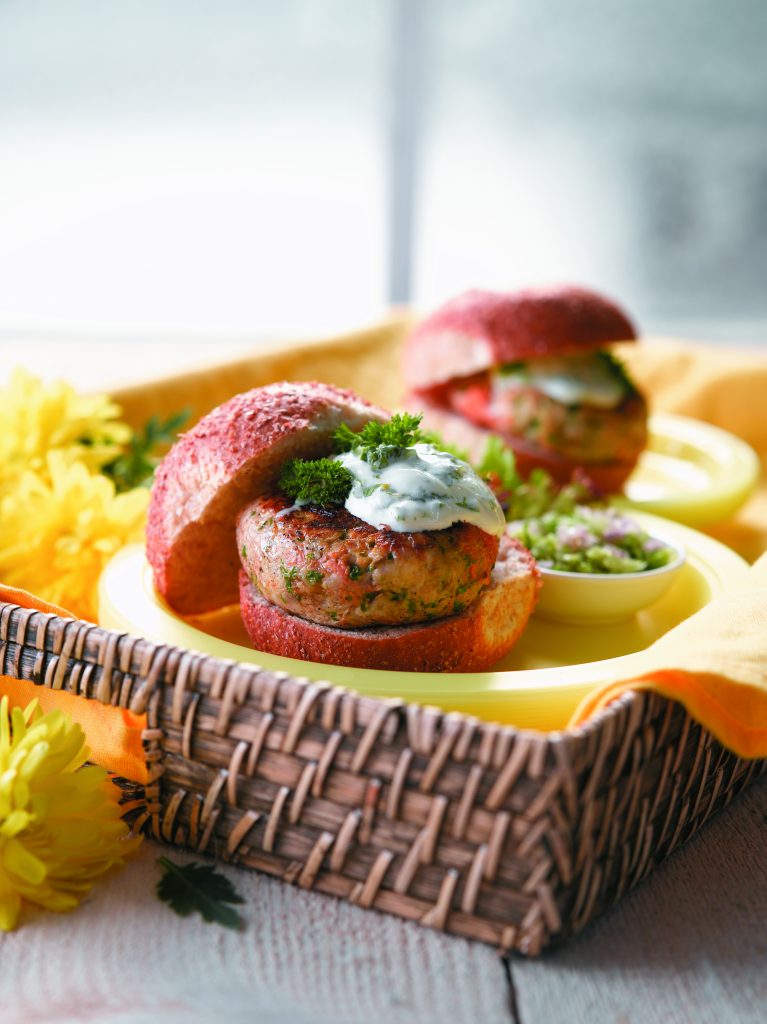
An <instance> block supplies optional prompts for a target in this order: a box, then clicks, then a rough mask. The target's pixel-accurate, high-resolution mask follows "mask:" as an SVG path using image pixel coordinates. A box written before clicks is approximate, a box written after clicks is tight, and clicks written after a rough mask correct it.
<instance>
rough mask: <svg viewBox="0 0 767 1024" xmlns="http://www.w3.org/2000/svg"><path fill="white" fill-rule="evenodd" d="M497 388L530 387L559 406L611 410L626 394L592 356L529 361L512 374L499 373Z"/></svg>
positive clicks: (589, 354)
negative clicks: (581, 406)
mask: <svg viewBox="0 0 767 1024" xmlns="http://www.w3.org/2000/svg"><path fill="white" fill-rule="evenodd" d="M496 386H497V387H498V388H499V389H500V390H505V389H514V388H517V387H520V386H523V387H532V388H535V389H536V390H537V391H542V392H543V394H544V395H548V396H549V398H553V399H554V401H555V402H561V403H562V405H590V406H592V407H593V408H595V409H614V408H615V407H616V406H617V405H620V403H621V401H622V400H623V399H624V398H625V394H626V392H625V389H624V387H623V385H622V384H621V382H620V380H617V379H616V377H615V375H614V374H613V373H611V371H610V369H609V367H608V366H606V365H605V363H603V362H602V361H601V360H600V359H595V358H594V355H593V354H592V353H587V354H585V355H575V356H561V357H559V358H557V357H550V358H548V359H531V360H529V361H528V362H526V363H525V364H524V365H523V366H521V367H519V368H518V369H517V368H515V369H513V370H511V372H503V371H501V372H499V373H498V374H497V376H496Z"/></svg>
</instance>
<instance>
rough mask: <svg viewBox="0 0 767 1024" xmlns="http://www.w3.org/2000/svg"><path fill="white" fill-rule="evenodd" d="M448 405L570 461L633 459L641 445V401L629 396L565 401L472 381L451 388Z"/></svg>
mask: <svg viewBox="0 0 767 1024" xmlns="http://www.w3.org/2000/svg"><path fill="white" fill-rule="evenodd" d="M448 403H449V406H450V407H451V408H452V409H453V410H454V411H455V412H458V413H460V414H461V415H462V416H465V417H466V419H468V420H470V421H471V422H473V423H476V424H477V425H478V426H480V427H485V428H486V429H488V430H492V431H494V432H495V433H498V434H501V435H507V436H509V435H510V436H513V437H519V438H521V439H524V440H525V441H527V442H529V443H531V444H535V445H538V446H540V447H541V448H550V449H552V450H554V451H556V452H558V453H559V454H560V455H562V456H563V457H565V458H568V459H572V460H573V461H574V462H581V463H586V462H608V461H611V460H617V461H624V460H626V461H627V460H630V459H634V458H636V456H637V453H638V452H641V451H642V450H643V449H644V447H645V445H646V444H647V406H646V404H645V401H644V399H643V398H642V396H641V395H638V394H634V395H629V396H627V397H626V398H624V399H623V401H622V402H621V403H620V404H619V405H617V406H616V407H615V408H613V409H600V408H596V407H594V406H590V405H586V404H573V405H565V404H563V403H562V402H558V401H556V400H555V399H553V398H551V397H549V396H548V395H545V394H543V392H541V391H538V390H536V389H535V388H532V387H519V388H505V389H503V390H501V389H494V388H492V387H491V385H490V381H489V380H487V379H485V380H482V381H472V382H471V383H468V384H464V385H463V386H461V385H458V386H456V387H454V388H453V389H451V391H450V393H449V396H448Z"/></svg>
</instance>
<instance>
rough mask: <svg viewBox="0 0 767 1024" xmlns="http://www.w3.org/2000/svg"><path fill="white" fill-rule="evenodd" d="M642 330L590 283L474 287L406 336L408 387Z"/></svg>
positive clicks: (595, 345)
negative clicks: (493, 289)
mask: <svg viewBox="0 0 767 1024" xmlns="http://www.w3.org/2000/svg"><path fill="white" fill-rule="evenodd" d="M635 338H636V331H635V330H634V327H633V325H632V323H631V321H630V320H629V319H628V317H627V316H626V314H625V313H624V312H623V311H622V310H621V309H620V308H619V307H618V306H616V305H615V303H614V302H611V301H610V299H607V298H605V297H604V296H603V295H599V294H598V293H597V292H593V291H589V290H588V289H587V288H577V287H557V288H528V289H524V290H523V291H517V292H507V293H506V292H489V291H481V290H474V291H469V292H464V293H463V294H462V295H459V296H458V297H457V298H455V299H451V301H450V302H447V303H446V304H445V305H444V306H441V307H440V308H439V309H438V310H436V312H434V313H432V314H431V315H430V316H427V317H426V319H425V320H423V321H422V322H421V323H420V324H419V325H418V327H416V329H415V331H413V333H412V334H411V335H410V337H409V338H408V339H407V341H406V343H405V350H404V356H403V362H402V370H403V375H404V378H405V383H406V384H407V386H408V387H409V388H413V389H418V390H420V389H423V388H432V387H434V386H435V385H438V384H442V383H444V382H445V381H447V380H451V379H452V378H454V377H468V376H470V375H471V374H474V373H478V372H479V371H481V370H488V369H490V368H491V367H493V366H499V365H500V364H502V363H513V362H516V361H517V360H519V359H540V358H541V357H545V356H549V355H573V354H575V353H577V352H588V351H592V350H594V349H600V348H605V347H606V346H607V345H611V344H613V343H615V342H617V341H633V340H634V339H635Z"/></svg>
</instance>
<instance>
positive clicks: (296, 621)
mask: <svg viewBox="0 0 767 1024" xmlns="http://www.w3.org/2000/svg"><path fill="white" fill-rule="evenodd" d="M539 586H540V574H539V571H538V568H537V566H536V564H535V561H534V559H533V557H532V555H531V554H530V553H529V551H527V550H526V549H525V548H524V547H522V545H521V544H519V543H518V542H517V541H515V540H513V539H511V538H510V537H508V536H507V535H504V536H503V537H502V538H501V545H500V550H499V553H498V559H497V561H496V564H495V568H494V569H493V572H492V576H491V581H490V585H489V586H488V587H487V589H486V590H484V591H483V593H482V594H481V595H480V597H479V598H478V599H477V600H476V601H475V602H474V603H473V604H471V605H470V606H469V607H468V608H467V609H465V611H463V612H462V613H461V614H459V615H453V616H451V617H449V618H444V619H437V620H435V621H434V622H430V623H419V624H416V625H409V626H371V627H366V628H362V629H338V628H336V627H334V626H325V625H320V624H319V623H316V622H311V621H309V620H308V619H303V618H299V617H298V616H297V615H293V614H291V613H290V612H287V611H285V610H284V609H282V608H279V607H277V606H276V605H273V604H270V603H269V602H268V601H267V600H265V598H263V597H262V596H261V594H260V593H259V592H258V590H257V589H256V587H255V586H254V584H253V583H252V581H251V580H250V579H249V578H248V576H247V575H246V573H245V572H244V571H243V572H241V573H240V607H241V611H242V618H243V622H244V623H245V628H246V629H247V631H248V635H249V636H250V638H251V640H252V641H253V646H254V647H255V648H256V650H259V651H265V652H268V653H270V654H278V655H282V656H283V657H286V658H298V659H300V660H302V661H315V662H321V663H324V664H330V665H348V666H352V667H355V668H375V669H386V670H388V671H407V672H481V671H485V670H486V669H489V668H491V667H492V666H493V665H495V664H496V663H497V662H498V661H499V660H500V659H501V658H502V657H504V655H505V654H507V653H508V652H509V651H510V650H511V648H512V647H513V646H514V643H515V642H516V641H517V639H518V638H519V636H520V634H521V633H522V631H523V630H524V628H525V626H526V625H527V621H528V619H529V618H530V615H531V613H532V610H533V608H534V606H535V602H536V599H537V594H538V589H539Z"/></svg>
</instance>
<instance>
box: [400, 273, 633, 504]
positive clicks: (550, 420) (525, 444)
mask: <svg viewBox="0 0 767 1024" xmlns="http://www.w3.org/2000/svg"><path fill="white" fill-rule="evenodd" d="M635 339H636V331H635V329H634V327H633V325H632V323H631V321H630V320H629V319H628V317H627V316H626V314H625V313H624V312H623V310H621V309H620V308H619V307H618V306H617V305H616V304H615V303H614V302H612V301H610V300H609V299H607V298H605V297H604V296H602V295H599V294H597V293H596V292H593V291H589V290H587V289H585V288H577V287H558V288H540V289H527V290H524V291H517V292H508V293H500V292H491V291H469V292H466V293H465V294H463V295H460V296H458V297H457V298H455V299H453V300H452V301H450V302H448V303H447V304H446V305H444V306H442V307H441V308H440V309H438V310H437V311H436V312H434V313H432V314H431V316H428V317H426V319H425V320H423V322H422V323H420V325H419V326H418V327H417V328H416V329H415V331H414V332H413V333H412V334H411V335H410V337H409V338H408V339H407V341H406V343H405V347H404V354H403V364H402V366H403V375H404V378H405V382H406V385H407V388H408V398H407V404H408V407H418V408H420V409H423V410H424V422H425V423H426V424H427V425H429V426H431V427H432V428H433V429H435V430H437V431H439V432H440V434H441V435H442V436H443V437H444V438H446V439H447V440H449V441H452V442H454V443H456V444H461V445H464V446H465V447H466V448H467V449H468V450H469V451H470V452H471V453H472V454H474V455H476V456H477V457H479V456H480V454H481V451H482V449H483V447H484V444H485V442H486V440H487V438H488V436H489V435H496V436H498V437H500V438H501V440H502V441H503V442H504V443H505V444H506V445H508V446H509V447H510V448H511V449H512V450H513V452H514V455H515V458H516V464H517V469H518V470H519V472H520V473H521V474H522V475H523V476H527V475H529V473H530V471H531V470H532V469H534V468H535V467H542V468H543V469H546V470H547V471H548V472H549V473H550V474H551V476H552V477H553V478H554V479H555V480H556V481H558V482H560V483H566V482H568V481H569V480H570V479H571V478H572V476H573V473H574V472H576V471H578V472H579V473H580V474H585V475H586V476H587V477H588V478H589V480H590V481H591V483H592V484H593V485H594V487H595V488H597V489H599V490H601V491H603V492H605V493H614V492H617V491H619V490H620V489H621V487H622V485H623V483H624V482H625V480H626V479H627V477H628V476H629V474H630V473H631V471H632V470H633V468H634V466H635V465H636V462H637V459H638V458H639V455H640V453H641V452H642V450H643V449H644V447H645V445H646V443H647V406H646V403H645V400H644V398H643V396H642V395H641V394H640V393H639V391H638V389H637V387H636V385H635V384H634V383H633V381H632V380H631V378H630V377H629V375H628V373H627V372H626V369H625V367H624V366H623V365H622V363H621V362H620V361H619V360H618V359H617V358H616V357H615V356H614V355H613V354H612V352H611V351H610V346H611V345H612V344H614V343H616V342H630V341H634V340H635Z"/></svg>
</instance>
